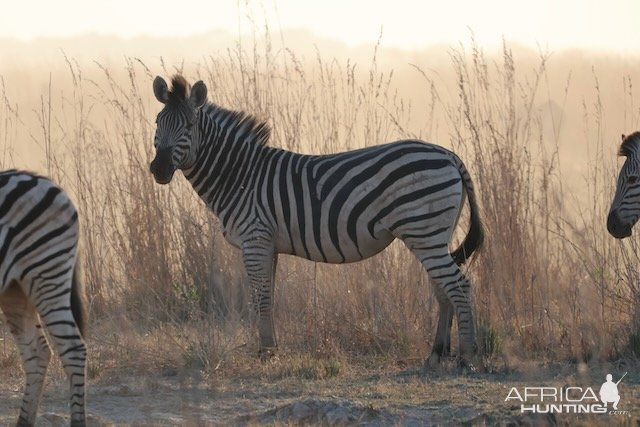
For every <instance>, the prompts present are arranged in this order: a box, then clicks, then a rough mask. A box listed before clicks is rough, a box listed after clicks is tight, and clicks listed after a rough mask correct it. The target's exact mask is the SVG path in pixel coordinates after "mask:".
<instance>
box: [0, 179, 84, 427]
mask: <svg viewBox="0 0 640 427" xmlns="http://www.w3.org/2000/svg"><path fill="white" fill-rule="evenodd" d="M79 234H80V225H79V220H78V213H77V211H76V208H75V207H74V205H73V203H72V202H71V200H69V197H68V196H67V195H66V194H65V192H64V191H63V190H62V189H61V188H60V187H58V186H57V185H56V184H54V183H53V182H51V181H50V180H49V179H47V178H44V177H42V176H38V175H34V174H32V173H29V172H24V171H18V170H9V171H5V172H1V173H0V274H1V275H2V276H1V277H2V281H0V308H1V309H2V312H3V313H4V315H5V318H6V323H7V325H8V327H9V329H10V331H11V333H12V335H13V336H14V338H15V341H16V344H17V347H18V350H19V352H20V357H21V358H22V364H23V369H24V372H25V374H26V385H25V390H24V397H23V399H22V407H21V409H20V415H19V417H18V422H17V425H18V426H33V425H34V424H35V421H36V413H37V411H38V406H39V404H40V399H41V396H42V389H43V385H44V380H45V374H46V371H47V367H48V364H49V359H50V358H51V350H50V347H49V344H48V342H47V338H46V337H45V334H44V333H43V329H46V331H47V333H48V335H49V339H50V340H51V342H52V343H53V347H54V348H55V349H56V351H57V353H58V355H59V357H60V359H61V361H62V366H63V368H64V371H65V373H66V375H67V377H68V380H69V384H70V411H71V425H72V426H84V425H85V404H84V397H85V396H84V378H85V364H86V347H85V343H84V341H83V338H82V337H83V334H84V326H85V321H86V313H85V308H84V307H85V303H84V293H83V290H82V288H81V286H80V283H79V280H78V269H77V268H76V261H77V253H78V239H79Z"/></svg>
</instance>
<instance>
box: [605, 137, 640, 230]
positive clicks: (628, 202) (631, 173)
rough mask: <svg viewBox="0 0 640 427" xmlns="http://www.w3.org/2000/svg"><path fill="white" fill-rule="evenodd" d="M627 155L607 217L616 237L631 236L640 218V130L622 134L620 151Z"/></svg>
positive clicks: (608, 227) (609, 228)
mask: <svg viewBox="0 0 640 427" xmlns="http://www.w3.org/2000/svg"><path fill="white" fill-rule="evenodd" d="M618 154H619V155H620V156H623V157H626V160H625V162H624V164H623V165H622V169H620V174H619V175H618V183H617V186H616V194H615V196H614V197H613V202H611V209H610V210H609V216H608V217H607V230H608V231H609V234H611V235H612V236H613V237H615V238H616V239H624V238H625V237H629V236H631V229H632V228H633V226H634V225H635V223H636V222H637V221H638V219H639V218H640V132H634V133H632V134H631V135H629V136H624V135H622V144H621V145H620V150H619V152H618Z"/></svg>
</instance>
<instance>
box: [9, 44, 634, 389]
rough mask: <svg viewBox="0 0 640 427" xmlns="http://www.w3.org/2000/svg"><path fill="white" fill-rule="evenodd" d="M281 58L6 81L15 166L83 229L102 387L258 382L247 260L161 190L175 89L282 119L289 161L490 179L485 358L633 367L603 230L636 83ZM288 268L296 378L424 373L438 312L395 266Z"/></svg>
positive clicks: (457, 58) (397, 248)
mask: <svg viewBox="0 0 640 427" xmlns="http://www.w3.org/2000/svg"><path fill="white" fill-rule="evenodd" d="M274 44H275V43H273V42H272V40H271V39H270V37H269V35H268V34H267V41H266V42H264V43H263V42H254V43H253V44H250V45H249V46H247V45H246V44H240V43H238V44H237V45H235V46H234V47H231V48H229V49H228V50H227V51H226V52H224V53H217V54H215V55H213V54H212V55H211V56H202V57H201V59H199V60H198V61H197V62H195V63H193V62H186V63H183V64H176V66H177V69H174V64H171V65H168V64H166V63H165V62H164V61H163V60H162V59H160V60H157V59H147V60H144V61H143V60H141V59H138V58H131V57H129V58H125V59H123V60H121V61H117V62H115V63H113V62H112V63H110V64H109V65H104V64H101V63H87V62H80V61H77V60H75V59H74V58H69V57H67V56H65V55H64V54H60V55H61V58H60V59H61V62H62V63H63V64H64V65H63V66H62V67H58V68H55V67H54V68H52V69H51V71H42V72H40V73H37V74H36V73H35V71H34V75H36V77H34V79H36V80H35V82H34V84H35V83H37V85H36V86H37V87H39V88H41V90H39V91H36V93H35V94H34V95H32V96H31V97H28V98H27V99H23V100H21V101H20V102H19V103H18V102H14V101H12V98H11V94H10V93H9V94H8V93H7V91H5V88H7V87H9V88H11V87H14V86H23V85H25V84H28V83H29V82H25V81H23V80H22V79H21V78H20V76H19V75H17V74H16V73H15V72H14V73H11V72H7V74H8V75H11V76H12V77H11V78H10V79H9V78H7V79H3V80H1V81H0V93H1V98H0V99H2V102H0V138H1V139H0V140H1V141H2V147H1V149H0V164H1V165H2V166H3V167H28V168H32V169H37V170H39V171H41V172H43V173H47V174H49V175H50V176H52V177H53V178H54V179H55V180H57V181H58V182H60V183H61V184H62V185H63V186H64V187H65V188H66V189H67V190H68V192H69V193H70V194H71V196H72V198H73V199H74V200H75V202H76V204H77V206H78V208H79V210H80V212H81V218H82V225H83V242H82V254H83V255H82V264H83V265H82V267H83V273H84V282H85V283H86V286H87V290H88V295H89V298H90V304H91V307H90V311H91V314H92V327H91V333H90V347H91V348H92V350H91V354H92V357H91V359H90V375H91V376H92V377H93V378H96V377H100V376H102V375H104V374H105V372H111V371H113V370H115V369H116V367H118V369H123V368H124V369H135V370H145V369H154V370H157V369H167V368H172V369H181V368H183V367H196V368H198V369H202V370H203V371H205V372H208V373H213V372H218V371H220V369H224V367H229V366H233V363H232V361H238V360H240V361H242V360H245V361H247V362H246V363H254V362H252V361H251V360H253V359H252V358H251V357H249V356H248V355H253V353H254V352H255V350H256V344H255V342H256V340H255V336H254V335H255V332H254V328H253V327H252V326H251V310H250V309H249V306H248V298H247V293H246V290H245V286H244V278H243V275H242V268H241V263H240V259H239V254H238V253H237V251H236V250H235V249H233V248H231V247H230V246H229V245H228V244H227V243H226V242H225V241H224V239H223V238H222V236H221V234H220V232H219V231H218V228H217V220H216V219H215V218H214V217H213V215H212V214H210V213H209V212H208V211H207V210H206V209H205V208H204V206H203V205H202V203H201V202H200V201H199V200H198V198H197V196H196V194H195V193H194V192H193V190H192V189H191V188H189V186H188V184H187V183H186V182H185V180H184V179H182V178H181V177H179V176H176V179H175V180H174V182H172V184H171V185H170V186H168V187H161V186H159V185H157V184H155V183H154V182H153V179H152V177H151V175H150V173H149V172H148V164H149V162H150V160H151V158H152V155H153V153H152V137H153V132H154V116H155V113H156V112H157V111H158V109H159V105H157V103H156V102H155V100H154V99H153V97H152V96H151V90H150V89H151V81H152V79H153V77H154V76H155V75H156V74H163V75H165V76H166V75H169V74H172V73H173V72H175V71H179V72H183V73H184V74H185V75H186V76H188V77H189V79H190V80H191V81H193V80H195V79H198V78H201V79H204V80H205V82H206V83H207V85H208V87H209V93H210V94H211V95H210V96H211V98H212V100H213V101H215V102H217V103H219V104H221V105H224V106H225V107H228V108H233V109H242V110H245V111H248V112H250V113H252V114H255V115H257V116H259V117H262V118H266V119H268V120H269V122H270V124H271V125H272V126H273V129H274V132H273V137H272V144H274V145H277V146H281V147H284V148H287V149H292V150H296V151H302V152H307V153H311V152H313V153H327V152H335V151H340V150H347V149H353V148H357V147H361V146H367V145H373V144H377V143H383V142H386V141H389V140H393V139H398V138H406V137H418V138H423V139H426V140H429V141H432V142H436V143H440V144H442V145H445V146H449V147H452V148H453V149H454V150H455V151H456V152H457V153H459V155H460V156H461V158H462V159H463V160H464V161H465V162H466V164H467V166H468V167H469V169H470V171H471V174H472V176H473V177H474V179H475V182H476V185H477V186H478V194H479V197H480V202H481V206H482V217H483V220H484V222H485V224H486V228H487V231H488V236H487V239H486V247H485V249H484V251H483V252H482V253H481V255H480V256H479V257H478V258H477V260H476V261H475V263H474V264H472V265H471V266H470V267H469V268H468V269H467V271H468V272H469V276H470V277H471V279H472V282H473V284H474V292H475V301H476V309H477V311H478V319H479V321H478V330H479V333H480V339H481V343H482V345H483V348H484V350H485V353H486V354H487V356H488V357H490V358H491V360H492V361H494V362H495V363H500V364H510V363H511V362H512V361H513V360H514V359H535V360H543V361H566V360H576V359H578V360H591V359H596V360H616V359H619V358H622V357H628V356H634V357H637V355H638V352H640V309H639V307H638V303H639V302H640V286H639V285H638V283H640V281H639V276H638V271H639V269H638V265H639V264H640V263H639V261H640V260H638V259H637V257H638V255H637V254H638V253H639V252H638V250H637V249H638V247H637V246H638V241H637V240H636V239H632V240H630V241H629V242H625V243H619V242H617V241H614V240H613V239H612V238H610V237H609V236H608V235H607V234H606V230H605V226H604V224H605V215H606V211H607V209H608V203H609V201H610V198H611V195H612V194H613V193H612V186H613V183H614V174H615V167H616V166H615V165H616V163H615V157H614V156H615V152H616V147H615V145H614V144H613V143H611V142H610V141H611V140H612V136H611V135H618V134H619V133H621V132H627V131H629V130H633V129H634V127H637V126H638V117H639V116H640V112H639V110H638V108H637V107H636V106H635V105H634V103H633V101H634V97H633V90H632V88H633V86H632V76H631V74H628V75H627V74H620V75H617V76H616V77H615V78H617V79H619V80H620V81H622V82H623V83H624V84H623V85H619V86H615V87H614V86H613V85H607V88H606V91H607V95H606V97H605V96H603V90H604V89H603V88H602V87H601V86H600V85H601V83H600V82H599V81H598V76H599V70H588V71H587V72H586V74H588V77H587V78H585V77H584V74H585V73H584V72H583V71H584V70H582V69H578V70H576V71H575V72H574V71H573V70H572V69H571V67H570V66H568V65H567V64H571V63H572V62H571V58H572V55H574V54H572V53H567V54H566V55H565V56H560V57H559V58H558V59H557V60H556V58H554V56H553V55H549V54H546V53H542V54H539V55H538V56H536V55H532V54H531V53H530V52H525V53H523V54H522V55H521V56H522V57H523V58H524V59H523V63H524V65H519V63H518V61H517V59H516V54H514V53H513V52H512V51H511V50H510V49H509V47H508V46H507V45H506V44H505V46H504V49H503V50H502V52H500V53H499V54H489V55H488V54H485V53H484V52H483V51H482V49H481V48H480V47H479V46H477V45H476V43H475V41H473V40H471V41H470V42H469V43H468V44H466V45H461V46H460V47H458V48H457V49H453V50H451V51H450V52H449V53H450V60H449V64H448V65H446V66H445V65H442V64H440V65H439V66H440V70H443V71H442V72H439V71H434V69H432V68H430V67H429V66H428V65H427V66H425V63H426V62H428V61H427V60H424V61H422V60H418V61H414V62H416V63H415V64H413V65H410V64H408V61H407V62H405V63H395V64H393V68H391V67H390V65H389V63H387V62H384V63H383V62H381V60H380V59H379V57H378V55H379V51H378V49H379V47H376V48H375V49H374V51H373V55H372V58H371V60H370V62H369V63H368V64H363V63H357V64H356V63H353V62H351V61H349V60H341V59H333V58H331V57H328V56H326V55H325V54H321V53H319V52H317V53H316V54H315V55H314V56H313V59H307V58H305V57H304V56H303V55H302V54H301V53H300V52H293V51H290V50H288V49H286V48H280V47H278V48H276V47H274ZM207 54H208V53H207V52H203V55H207ZM421 61H422V62H423V63H422V64H421ZM425 61H426V62H425ZM554 61H555V62H554ZM584 61H586V60H583V62H576V63H577V64H578V65H577V66H578V67H579V66H581V65H583V64H584V63H585V62H584ZM593 61H594V63H597V64H600V65H602V64H605V65H606V64H607V60H606V58H605V59H603V58H598V57H595V58H594V60H593ZM634 64H635V66H637V65H638V64H637V61H636V62H634ZM605 65H602V66H603V67H604V66H605ZM611 68H612V70H613V71H611V70H609V69H606V70H605V71H606V74H607V76H609V75H610V74H611V73H616V72H617V71H618V69H617V68H614V67H613V66H612V67H611ZM636 68H637V67H636ZM569 71H570V72H571V73H570V72H569ZM396 75H400V76H401V77H396ZM407 76H410V77H411V80H410V82H411V83H410V84H409V83H408V80H407ZM584 79H586V80H588V81H590V82H591V83H590V84H588V85H587V86H586V89H585V84H583V83H582V81H583V80H584ZM608 80H609V79H608ZM614 81H615V79H614ZM574 82H577V83H574ZM576 86H577V87H576ZM609 91H616V93H617V94H618V96H619V97H621V98H622V99H624V103H623V105H622V106H621V105H614V103H613V102H610V101H609V99H610V98H609V96H610V94H609ZM16 96H18V95H16ZM605 98H606V99H605ZM614 98H615V97H614ZM576 100H577V101H576ZM609 108H610V110H609ZM608 111H611V113H609V114H606V113H607V112H608ZM621 116H623V118H620V117H621ZM607 120H611V123H612V125H609V126H610V127H605V125H604V123H605V121H607ZM622 126H626V127H625V128H623V129H620V128H619V127H622ZM578 138H581V139H582V141H583V142H581V143H580V142H576V141H577V139H578ZM613 140H615V141H616V142H617V136H616V137H615V138H614V139H613ZM464 227H466V225H463V228H464ZM279 267H280V268H279V271H278V274H277V296H276V313H277V318H276V323H277V329H278V332H279V337H280V344H281V352H282V353H284V354H287V355H288V356H287V357H286V359H285V360H286V361H287V363H285V365H287V366H286V368H285V367H284V366H283V367H282V369H277V370H276V371H277V372H280V375H282V376H283V377H286V376H287V375H293V376H301V377H310V378H325V377H330V376H332V375H339V374H340V372H342V371H344V369H348V366H349V363H350V362H349V361H350V360H353V358H354V357H356V356H362V355H365V356H369V357H372V358H373V360H382V361H383V362H382V363H385V362H384V361H386V362H387V363H388V362H390V361H398V360H400V361H406V360H409V361H417V360H419V359H420V358H421V357H423V356H424V355H425V354H426V352H427V351H428V349H429V348H430V345H431V340H432V339H433V335H434V329H435V324H436V320H437V318H436V313H437V304H436V301H435V298H434V297H433V295H432V292H431V289H430V287H429V284H428V281H427V279H426V276H425V274H424V272H423V271H422V269H421V267H420V265H419V264H418V263H417V262H416V261H415V260H414V259H413V257H412V256H411V255H410V253H409V252H408V251H407V250H406V249H405V248H403V247H402V246H401V245H400V244H394V245H392V247H391V248H390V249H389V250H387V251H385V252H384V253H383V254H381V255H379V256H377V257H375V258H374V259H372V260H368V261H364V262H361V263H357V264H352V265H347V266H331V265H322V264H314V263H310V262H308V261H305V260H301V259H297V258H292V257H281V260H280V263H279ZM454 334H455V331H454ZM454 341H455V338H454ZM454 345H455V343H454ZM11 353H12V350H11V349H7V348H6V347H2V345H0V364H1V365H2V366H4V365H5V364H7V363H15V362H16V358H15V357H14V355H12V354H11ZM411 363H413V362H411ZM229 369H231V368H229Z"/></svg>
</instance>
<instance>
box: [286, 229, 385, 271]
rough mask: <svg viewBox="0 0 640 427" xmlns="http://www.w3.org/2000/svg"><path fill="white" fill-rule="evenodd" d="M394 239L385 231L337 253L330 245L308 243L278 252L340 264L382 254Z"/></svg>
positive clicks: (365, 237) (343, 248)
mask: <svg viewBox="0 0 640 427" xmlns="http://www.w3.org/2000/svg"><path fill="white" fill-rule="evenodd" d="M394 239H395V237H394V236H393V235H392V234H391V233H389V232H388V231H386V230H381V231H379V232H378V233H376V236H375V238H374V237H373V236H364V237H361V239H360V240H359V241H358V247H357V248H356V247H355V246H352V245H351V246H349V245H344V246H341V247H340V250H339V251H338V250H337V249H336V248H335V247H333V246H332V245H328V244H325V245H324V246H323V245H316V244H312V242H308V244H307V245H306V246H305V245H302V244H299V245H295V246H296V247H294V248H292V247H291V246H290V245H288V244H285V245H283V246H281V247H280V248H279V249H278V252H279V253H286V254H290V255H295V256H299V257H301V258H306V259H308V260H311V261H316V262H325V263H329V264H342V263H350V262H357V261H362V260H363V259H367V258H370V257H372V256H374V255H376V254H378V253H380V252H382V251H383V250H384V249H385V248H386V247H387V246H389V245H390V244H391V242H393V240H394Z"/></svg>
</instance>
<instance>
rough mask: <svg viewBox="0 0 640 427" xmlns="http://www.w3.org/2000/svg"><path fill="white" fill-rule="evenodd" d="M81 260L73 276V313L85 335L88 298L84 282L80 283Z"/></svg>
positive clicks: (74, 269) (82, 333) (75, 267)
mask: <svg viewBox="0 0 640 427" xmlns="http://www.w3.org/2000/svg"><path fill="white" fill-rule="evenodd" d="M78 264H79V262H78V261H77V260H76V265H75V266H74V267H73V278H72V279H71V314H73V319H74V320H75V322H76V325H77V326H78V329H79V330H80V335H82V336H83V337H84V336H85V331H86V326H87V311H86V299H85V294H84V289H83V287H82V283H80V268H79V267H78Z"/></svg>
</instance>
